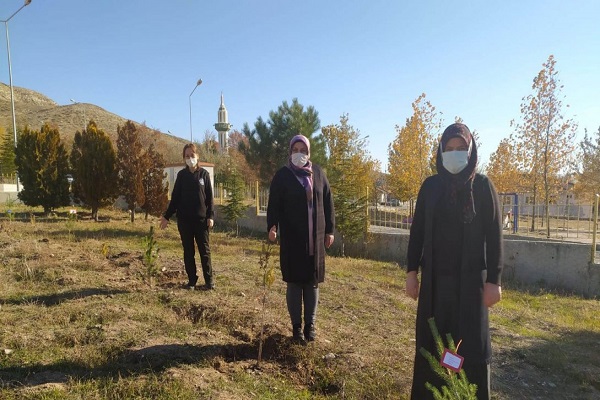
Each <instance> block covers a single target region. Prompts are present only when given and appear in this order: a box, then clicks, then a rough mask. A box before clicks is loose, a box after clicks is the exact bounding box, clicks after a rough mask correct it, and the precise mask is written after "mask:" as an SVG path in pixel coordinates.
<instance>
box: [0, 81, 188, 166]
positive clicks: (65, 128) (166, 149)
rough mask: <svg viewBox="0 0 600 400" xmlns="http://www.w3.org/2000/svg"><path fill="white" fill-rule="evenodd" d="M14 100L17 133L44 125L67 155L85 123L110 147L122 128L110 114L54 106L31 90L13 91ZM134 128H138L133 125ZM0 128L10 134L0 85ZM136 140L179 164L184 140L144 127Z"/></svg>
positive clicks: (6, 93)
mask: <svg viewBox="0 0 600 400" xmlns="http://www.w3.org/2000/svg"><path fill="white" fill-rule="evenodd" d="M13 89H14V97H15V115H16V120H17V129H22V128H23V127H24V126H29V127H30V128H31V129H34V130H39V129H40V127H41V126H42V124H43V123H44V122H47V123H50V124H51V125H55V126H57V127H58V130H59V132H60V135H61V140H62V141H63V142H64V143H65V144H66V147H67V149H68V150H69V151H70V149H71V144H72V143H73V137H74V136H75V132H76V131H78V130H79V131H81V130H82V129H83V127H84V125H85V124H87V121H89V120H90V119H91V120H94V121H95V122H96V124H97V125H98V127H99V128H100V129H102V130H104V131H105V132H106V134H107V135H108V136H109V137H110V138H111V140H112V142H113V144H114V145H116V142H117V126H119V125H120V126H123V125H124V124H125V122H126V121H127V118H126V117H122V116H119V115H116V114H113V113H111V112H109V111H106V110H105V109H103V108H101V107H98V106H96V105H94V104H87V103H75V104H72V103H69V104H67V105H60V104H57V103H56V102H55V101H53V100H52V99H50V98H48V97H46V96H44V95H43V94H41V93H38V92H35V91H33V90H29V89H25V88H20V87H13ZM136 124H137V125H142V124H140V123H137V122H136ZM0 126H2V127H4V128H5V129H6V130H7V131H9V132H12V112H11V103H10V87H9V86H8V85H6V84H4V83H0ZM140 139H141V141H142V145H143V146H144V148H147V147H148V146H149V145H150V144H154V147H155V148H156V149H158V150H159V151H160V152H161V153H162V155H163V156H164V157H165V160H166V162H167V163H178V162H181V149H182V148H183V145H184V144H185V143H187V142H186V141H185V140H184V139H181V138H178V137H175V136H172V135H169V134H166V133H162V132H160V131H158V130H156V129H153V128H149V127H146V128H145V129H144V130H143V131H142V133H141V135H140Z"/></svg>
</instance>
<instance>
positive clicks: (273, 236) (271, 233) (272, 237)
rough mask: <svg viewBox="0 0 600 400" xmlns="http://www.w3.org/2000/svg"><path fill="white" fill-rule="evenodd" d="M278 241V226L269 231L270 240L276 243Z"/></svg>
mask: <svg viewBox="0 0 600 400" xmlns="http://www.w3.org/2000/svg"><path fill="white" fill-rule="evenodd" d="M276 239H277V226H275V225H273V226H272V227H271V229H270V230H269V240H270V241H271V242H274V241H275V240H276Z"/></svg>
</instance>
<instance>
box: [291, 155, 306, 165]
mask: <svg viewBox="0 0 600 400" xmlns="http://www.w3.org/2000/svg"><path fill="white" fill-rule="evenodd" d="M307 162H308V156H307V155H306V154H304V153H292V164H294V165H295V166H296V167H299V168H301V167H304V166H305V165H306V163H307Z"/></svg>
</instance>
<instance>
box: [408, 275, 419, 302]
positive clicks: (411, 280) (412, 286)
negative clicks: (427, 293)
mask: <svg viewBox="0 0 600 400" xmlns="http://www.w3.org/2000/svg"><path fill="white" fill-rule="evenodd" d="M406 294H407V295H408V297H410V298H411V299H413V300H416V299H417V298H418V297H419V277H418V276H417V271H410V272H409V273H407V274H406Z"/></svg>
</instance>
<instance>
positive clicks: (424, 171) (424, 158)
mask: <svg viewBox="0 0 600 400" xmlns="http://www.w3.org/2000/svg"><path fill="white" fill-rule="evenodd" d="M425 96H426V95H425V93H423V94H421V95H420V96H419V97H418V98H417V99H416V100H415V101H414V102H413V103H412V109H413V115H412V116H410V118H407V119H406V123H405V124H404V126H402V127H401V126H399V125H396V133H397V136H396V138H395V139H394V141H393V142H392V143H391V144H390V145H389V147H388V172H389V178H388V185H389V187H390V190H391V192H392V194H394V195H395V196H396V197H397V198H398V199H400V200H402V201H407V200H413V199H416V198H417V194H418V193H419V188H420V187H421V184H422V183H423V181H424V180H425V178H427V177H428V176H430V175H433V174H434V172H435V151H436V148H437V137H438V132H439V129H440V127H441V121H440V120H439V119H438V117H437V113H436V111H435V107H434V106H432V105H431V103H430V102H429V101H428V100H425Z"/></svg>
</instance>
